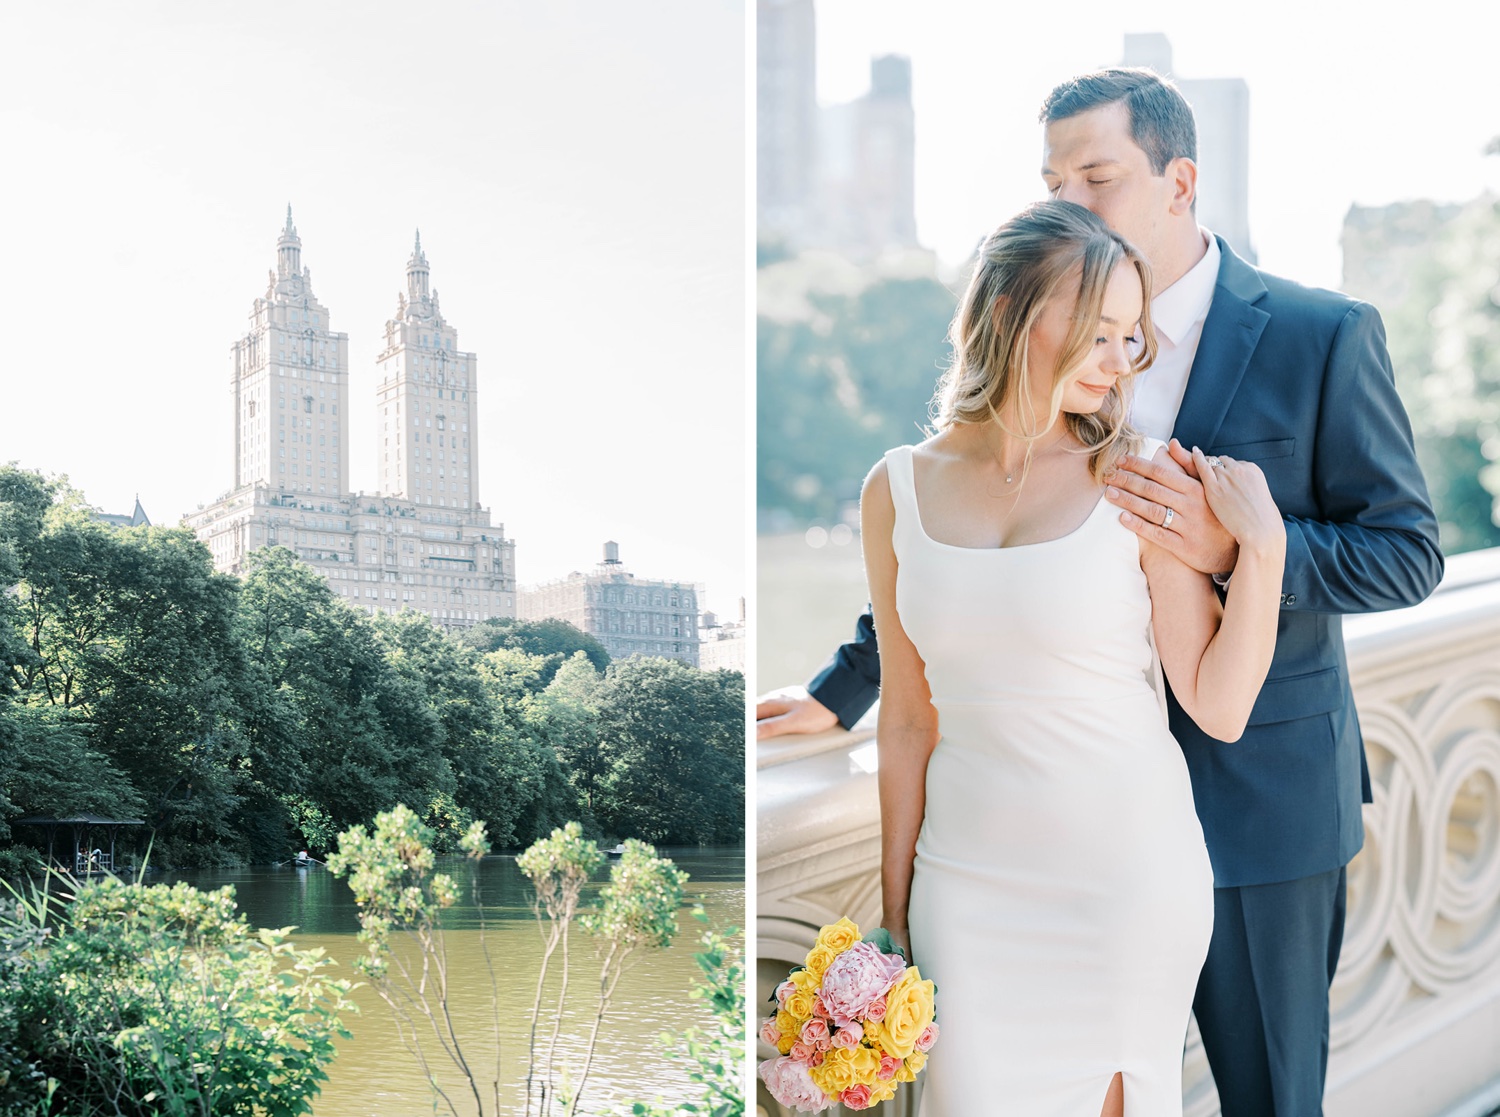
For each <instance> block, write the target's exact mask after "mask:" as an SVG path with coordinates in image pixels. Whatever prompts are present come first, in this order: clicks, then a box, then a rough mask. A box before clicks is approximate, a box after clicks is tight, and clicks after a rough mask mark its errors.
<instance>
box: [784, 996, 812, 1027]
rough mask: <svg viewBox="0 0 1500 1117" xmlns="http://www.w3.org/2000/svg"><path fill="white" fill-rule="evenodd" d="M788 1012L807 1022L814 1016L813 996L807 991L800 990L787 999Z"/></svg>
mask: <svg viewBox="0 0 1500 1117" xmlns="http://www.w3.org/2000/svg"><path fill="white" fill-rule="evenodd" d="M786 1010H787V1011H788V1012H790V1013H791V1014H792V1015H793V1016H795V1017H796V1018H797V1019H798V1020H806V1019H808V1018H809V1017H811V1016H812V1014H813V995H812V994H811V993H809V992H808V991H807V990H806V989H798V990H796V991H794V992H793V993H792V995H791V996H790V997H788V998H787V999H786Z"/></svg>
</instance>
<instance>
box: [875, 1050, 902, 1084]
mask: <svg viewBox="0 0 1500 1117" xmlns="http://www.w3.org/2000/svg"><path fill="white" fill-rule="evenodd" d="M900 1069H901V1060H900V1059H898V1058H896V1056H894V1055H887V1054H886V1053H885V1052H883V1051H882V1052H881V1053H880V1069H879V1070H878V1071H876V1072H875V1077H876V1078H878V1079H880V1081H882V1082H889V1081H890V1080H891V1079H893V1078H895V1077H896V1072H897V1071H898V1070H900Z"/></svg>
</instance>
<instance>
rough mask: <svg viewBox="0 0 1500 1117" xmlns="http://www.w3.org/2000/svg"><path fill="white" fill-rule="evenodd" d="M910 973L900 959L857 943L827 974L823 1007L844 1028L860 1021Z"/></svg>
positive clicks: (863, 943)
mask: <svg viewBox="0 0 1500 1117" xmlns="http://www.w3.org/2000/svg"><path fill="white" fill-rule="evenodd" d="M905 972H906V963H905V962H903V961H902V960H901V958H900V956H899V955H895V954H882V953H881V952H880V951H879V950H878V949H876V947H875V946H873V945H872V944H870V943H867V942H857V943H855V944H854V945H853V946H851V947H850V948H849V949H848V950H846V951H844V953H842V954H840V955H839V956H838V957H837V958H835V959H834V960H833V964H832V965H831V966H829V967H828V969H827V971H826V972H824V974H823V1003H824V1005H825V1006H827V1009H828V1014H829V1016H831V1017H832V1018H833V1022H834V1023H835V1024H836V1025H838V1026H839V1027H840V1028H843V1027H847V1026H848V1025H849V1024H850V1023H852V1022H853V1021H855V1020H858V1019H860V1018H861V1017H862V1016H864V1015H865V1013H866V1012H868V1011H869V1008H870V1004H871V1002H872V1001H874V1000H875V998H877V997H883V996H885V995H886V994H887V993H888V992H890V990H891V986H893V985H895V984H896V982H897V981H898V980H900V978H901V975H902V974H904V973H905Z"/></svg>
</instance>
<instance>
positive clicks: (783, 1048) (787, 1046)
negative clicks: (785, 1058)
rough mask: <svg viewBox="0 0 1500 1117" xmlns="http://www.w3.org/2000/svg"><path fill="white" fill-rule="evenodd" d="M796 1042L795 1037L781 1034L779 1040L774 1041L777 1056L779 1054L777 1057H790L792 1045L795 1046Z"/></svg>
mask: <svg viewBox="0 0 1500 1117" xmlns="http://www.w3.org/2000/svg"><path fill="white" fill-rule="evenodd" d="M796 1042H797V1037H796V1036H794V1035H792V1036H789V1035H786V1034H785V1033H782V1036H781V1038H780V1039H778V1040H777V1041H776V1052H777V1054H779V1055H790V1054H791V1053H792V1045H793V1044H795V1043H796Z"/></svg>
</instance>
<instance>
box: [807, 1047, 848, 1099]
mask: <svg viewBox="0 0 1500 1117" xmlns="http://www.w3.org/2000/svg"><path fill="white" fill-rule="evenodd" d="M853 1050H854V1049H853V1048H840V1047H835V1048H834V1049H833V1050H832V1051H830V1052H828V1053H827V1054H826V1055H824V1056H823V1062H822V1063H820V1064H819V1065H818V1066H815V1067H812V1068H811V1069H810V1070H809V1071H808V1072H807V1076H808V1077H809V1078H811V1079H812V1080H813V1084H814V1085H815V1086H817V1087H818V1089H820V1090H822V1091H823V1092H824V1093H825V1094H832V1095H834V1096H835V1097H837V1096H838V1095H839V1094H842V1093H843V1092H844V1091H845V1090H847V1089H848V1088H849V1087H850V1086H853V1085H854V1064H853V1062H852V1061H851V1060H850V1058H849V1055H850V1052H852V1051H853Z"/></svg>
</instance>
